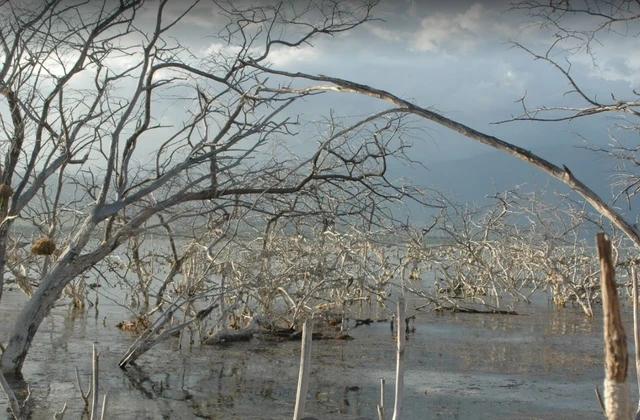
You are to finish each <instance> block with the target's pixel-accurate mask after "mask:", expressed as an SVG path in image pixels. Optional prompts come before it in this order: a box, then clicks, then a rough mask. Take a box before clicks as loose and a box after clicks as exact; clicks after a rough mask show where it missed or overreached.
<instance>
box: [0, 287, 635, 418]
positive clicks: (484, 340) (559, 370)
mask: <svg viewBox="0 0 640 420" xmlns="http://www.w3.org/2000/svg"><path fill="white" fill-rule="evenodd" d="M24 299H25V298H24V297H23V296H22V295H21V294H20V292H16V291H7V292H5V294H4V296H3V302H2V305H0V317H1V320H2V322H1V323H0V342H4V343H6V341H7V334H8V329H9V328H10V326H11V323H12V319H13V318H14V316H15V311H16V309H17V308H18V307H20V304H21V302H23V301H24ZM413 305H414V303H412V302H411V301H410V302H409V303H408V311H407V312H408V315H412V314H413V313H414V311H413V310H412V309H411V308H412V306H413ZM515 309H516V310H517V311H518V312H519V313H520V314H521V315H518V316H508V315H487V314H447V313H445V314H435V313H427V314H420V315H419V316H418V317H417V319H416V322H415V332H413V333H411V334H410V335H409V336H408V341H407V346H406V367H405V369H406V375H405V400H404V414H405V416H404V418H406V419H480V420H481V419H574V418H580V419H583V420H586V419H602V418H603V415H602V412H601V410H600V407H599V405H598V401H597V399H596V396H595V393H594V389H595V387H596V386H600V387H601V384H602V378H603V362H602V360H603V345H602V338H601V337H602V320H601V314H600V312H598V311H596V315H595V316H594V317H593V318H587V317H586V316H584V315H583V313H582V312H581V311H580V310H579V309H577V308H565V309H555V308H553V307H552V306H551V305H547V304H546V302H545V301H544V299H542V302H538V303H536V304H535V305H524V304H523V305H520V306H516V307H515ZM364 316H365V317H366V316H367V314H365V315H364ZM372 317H373V316H372ZM124 319H127V315H126V312H125V311H124V310H123V309H122V308H119V307H118V306H117V305H114V304H110V303H101V304H100V305H99V312H98V313H97V314H96V311H95V309H90V310H88V311H87V312H86V313H85V314H82V315H80V316H72V315H71V314H70V311H69V309H68V308H67V307H66V306H61V307H58V308H56V309H55V310H54V311H53V312H52V313H51V314H50V316H49V317H48V318H47V319H46V320H45V322H44V323H43V325H42V327H41V328H40V331H39V332H38V335H37V336H36V341H35V343H34V345H33V348H32V350H31V352H30V354H29V357H28V359H27V361H26V363H25V366H24V379H25V380H26V381H27V382H28V383H29V384H30V388H31V392H32V397H31V400H32V402H31V407H32V413H33V415H32V418H34V419H45V418H53V414H54V411H56V410H60V409H61V408H62V406H63V403H65V402H66V403H67V404H68V409H67V414H66V415H65V418H66V419H78V418H88V416H87V415H86V413H85V414H83V402H82V398H81V396H80V392H79V391H78V387H77V384H76V380H75V371H74V368H75V367H77V368H78V370H79V372H80V376H81V379H82V382H83V385H84V388H85V390H86V389H87V387H88V383H89V380H90V373H91V346H92V345H93V344H95V345H96V346H97V348H98V350H99V351H100V390H101V393H103V392H107V394H108V402H107V416H106V418H109V419H132V418H135V419H139V420H141V419H285V418H291V417H292V413H293V408H294V400H295V389H296V385H297V376H298V363H299V358H300V355H299V351H300V343H299V342H283V343H274V342H270V341H263V340H260V339H254V340H252V341H251V342H248V343H235V344H228V345H223V346H217V347H212V346H205V347H197V348H193V349H188V348H187V349H185V348H183V349H179V348H178V344H177V340H175V341H171V340H169V341H166V342H164V343H162V344H160V345H158V346H156V347H154V348H153V349H152V350H150V351H149V352H148V353H147V354H145V355H144V356H142V358H141V359H140V360H139V362H138V366H137V367H130V368H128V369H127V370H126V371H125V370H122V369H120V368H118V365H117V363H118V360H119V358H120V357H121V356H122V354H123V353H124V352H125V350H126V349H127V347H128V346H129V345H130V344H131V343H132V342H133V340H134V339H135V336H134V335H133V334H131V333H127V332H123V331H120V330H119V329H117V328H116V327H115V324H117V323H118V322H119V321H122V320H124ZM625 322H626V325H627V327H628V329H627V331H631V324H632V319H631V316H630V313H629V311H628V310H627V308H625ZM412 326H413V324H412ZM348 333H349V334H350V335H351V336H352V337H354V338H355V340H352V341H335V340H324V341H314V342H313V346H312V370H311V376H310V386H309V394H308V401H307V410H306V415H308V416H313V417H316V418H318V419H356V418H358V417H360V416H364V417H368V418H371V419H377V414H376V404H377V403H378V400H379V395H380V391H379V389H380V379H381V378H386V399H385V405H386V407H387V410H388V411H387V413H388V415H387V418H391V410H392V406H393V387H394V375H395V342H394V341H393V338H392V333H391V330H390V327H389V324H388V323H386V322H385V323H373V324H371V325H365V326H359V327H357V328H352V329H350V330H349V331H348ZM629 342H630V343H631V342H632V340H631V339H630V340H629ZM632 365H633V363H630V372H629V377H630V378H632V380H631V384H632V385H631V387H632V395H634V396H635V395H637V387H636V385H635V380H634V379H633V378H635V376H634V375H635V371H634V370H633V367H632ZM6 409H7V404H6V401H5V400H4V399H0V410H2V413H5V412H7V411H6ZM6 418H10V415H9V414H6Z"/></svg>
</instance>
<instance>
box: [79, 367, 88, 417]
mask: <svg viewBox="0 0 640 420" xmlns="http://www.w3.org/2000/svg"><path fill="white" fill-rule="evenodd" d="M76 382H77V383H78V388H79V389H80V395H81V396H82V399H83V400H84V407H85V408H87V409H88V408H89V395H90V394H91V384H89V389H88V390H87V393H86V394H85V393H84V391H83V390H82V383H81V382H80V375H79V374H78V368H77V367H76Z"/></svg>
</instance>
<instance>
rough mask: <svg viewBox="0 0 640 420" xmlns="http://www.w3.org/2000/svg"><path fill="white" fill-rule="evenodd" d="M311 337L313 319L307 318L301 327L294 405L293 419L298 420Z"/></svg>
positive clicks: (305, 392) (309, 364) (309, 354)
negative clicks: (300, 346) (298, 370)
mask: <svg viewBox="0 0 640 420" xmlns="http://www.w3.org/2000/svg"><path fill="white" fill-rule="evenodd" d="M312 337H313V320H311V319H307V320H306V321H304V325H303V327H302V351H301V354H300V373H299V375H298V390H297V392H296V407H295V410H294V412H293V420H300V419H302V416H303V415H304V406H305V402H306V399H307V390H308V389H309V370H310V368H311V340H312Z"/></svg>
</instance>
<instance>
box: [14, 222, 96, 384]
mask: <svg viewBox="0 0 640 420" xmlns="http://www.w3.org/2000/svg"><path fill="white" fill-rule="evenodd" d="M94 227H95V223H93V222H92V221H91V219H89V220H87V221H86V222H85V224H84V225H83V226H82V228H81V230H80V232H79V233H78V234H77V235H76V237H75V238H74V240H73V241H72V243H71V244H70V245H69V247H68V248H67V249H66V250H65V251H64V253H63V254H62V255H61V256H60V259H59V260H58V261H57V263H56V264H55V265H54V266H53V267H52V268H51V271H49V273H47V275H46V276H45V277H44V278H43V279H42V282H41V284H40V287H38V289H37V290H36V292H35V293H34V295H33V296H32V297H31V299H29V301H28V302H27V303H26V304H25V306H24V307H23V308H22V310H21V311H20V314H19V315H18V318H17V319H16V321H15V324H14V326H13V331H12V332H11V335H10V338H9V344H8V345H7V347H6V348H5V350H4V353H3V354H2V372H4V373H7V374H18V373H20V371H21V370H22V365H23V364H24V360H25V359H26V357H27V353H28V352H29V348H30V347H31V343H32V342H33V338H34V337H35V335H36V332H37V331H38V328H39V327H40V324H41V323H42V321H43V320H44V318H45V317H46V316H47V315H48V314H49V311H50V310H51V308H53V306H54V304H55V303H56V301H57V300H58V298H59V297H60V295H61V294H62V291H63V290H64V288H65V286H66V285H67V284H69V282H70V281H71V280H73V279H74V278H75V277H76V276H78V275H79V274H80V273H82V272H83V271H85V270H86V269H88V268H89V267H91V266H92V265H93V264H94V263H95V262H97V261H95V262H93V261H92V260H88V259H84V260H82V261H81V262H78V261H76V259H77V256H78V253H79V252H80V251H81V250H82V249H83V248H84V247H85V245H86V244H87V242H88V241H89V238H90V236H91V233H92V232H93V229H94Z"/></svg>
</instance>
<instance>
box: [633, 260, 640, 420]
mask: <svg viewBox="0 0 640 420" xmlns="http://www.w3.org/2000/svg"><path fill="white" fill-rule="evenodd" d="M631 279H632V283H633V284H632V286H633V344H634V350H635V357H636V378H637V380H638V393H639V394H640V346H639V345H638V341H640V322H639V320H638V272H637V270H636V267H635V266H631ZM634 420H640V395H639V396H638V408H637V409H636V415H635V417H634Z"/></svg>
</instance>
